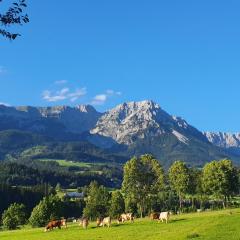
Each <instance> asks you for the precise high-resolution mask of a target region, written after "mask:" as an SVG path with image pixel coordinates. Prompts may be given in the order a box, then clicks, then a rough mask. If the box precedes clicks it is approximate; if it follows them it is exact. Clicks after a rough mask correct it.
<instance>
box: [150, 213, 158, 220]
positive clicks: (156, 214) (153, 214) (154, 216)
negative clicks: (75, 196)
mask: <svg viewBox="0 0 240 240" xmlns="http://www.w3.org/2000/svg"><path fill="white" fill-rule="evenodd" d="M159 215H160V213H156V212H154V213H151V214H150V216H149V217H150V219H151V220H155V219H159Z"/></svg>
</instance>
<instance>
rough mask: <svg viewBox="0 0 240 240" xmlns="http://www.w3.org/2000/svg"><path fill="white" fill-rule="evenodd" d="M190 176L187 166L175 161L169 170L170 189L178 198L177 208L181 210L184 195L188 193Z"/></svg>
mask: <svg viewBox="0 0 240 240" xmlns="http://www.w3.org/2000/svg"><path fill="white" fill-rule="evenodd" d="M189 180H190V174H189V169H188V167H187V165H186V164H185V163H184V162H182V161H176V162H174V163H173V164H172V166H171V167H170V168H169V181H170V185H171V188H172V189H173V190H175V191H176V193H177V195H178V198H179V207H180V209H182V202H183V197H184V195H185V194H186V193H187V192H188V191H189Z"/></svg>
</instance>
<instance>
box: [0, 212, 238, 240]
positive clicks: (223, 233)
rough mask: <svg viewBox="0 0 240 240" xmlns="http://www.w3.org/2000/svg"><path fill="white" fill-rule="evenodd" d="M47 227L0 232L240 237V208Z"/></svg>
mask: <svg viewBox="0 0 240 240" xmlns="http://www.w3.org/2000/svg"><path fill="white" fill-rule="evenodd" d="M43 230H44V229H43V228H35V229H34V228H30V227H24V228H23V229H21V230H15V231H2V232H0V239H1V240H56V239H61V240H78V239H79V240H82V239H83V240H98V239H106V240H128V239H131V240H155V239H163V240H176V239H199V240H200V239H209V240H210V239H211V240H213V239H218V240H219V239H224V240H232V239H236V240H240V209H233V210H222V211H212V212H202V213H194V214H182V215H178V216H177V215H173V216H171V218H170V222H169V223H168V224H165V223H161V222H160V223H159V222H157V221H156V220H155V221H151V220H150V219H149V218H145V219H136V220H135V222H134V223H124V224H119V225H118V224H117V223H115V222H113V224H112V226H111V227H110V228H107V227H105V228H102V227H99V228H97V227H96V225H95V223H94V222H93V223H91V224H90V226H89V228H88V229H87V230H84V229H82V228H81V227H79V226H78V224H77V223H75V224H74V223H71V224H69V226H68V228H67V229H64V228H63V229H61V230H59V229H55V230H53V231H51V232H46V233H45V232H44V231H43Z"/></svg>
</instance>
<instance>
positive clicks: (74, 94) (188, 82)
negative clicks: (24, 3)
mask: <svg viewBox="0 0 240 240" xmlns="http://www.w3.org/2000/svg"><path fill="white" fill-rule="evenodd" d="M10 2H11V1H10V0H5V1H4V4H5V5H4V4H0V12H1V11H3V9H4V8H5V7H6V4H8V3H10ZM239 9H240V1H238V0H235V1H232V0H227V1H226V0H225V1H223V0H211V1H209V0H201V1H200V0H199V1H192V0H182V1H179V0H169V1H164V0H121V1H113V0H101V1H99V0H70V1H59V0H51V1H49V0H41V1H36V0H34V1H33V0H28V8H27V13H28V15H29V17H30V23H29V24H27V25H24V26H21V27H18V28H17V30H18V31H19V32H20V33H21V37H19V38H18V39H17V40H15V41H11V42H10V41H8V40H6V39H4V38H2V37H0V102H1V103H5V104H8V105H11V106H18V105H31V106H53V105H70V106H75V105H78V104H92V105H94V106H95V108H96V109H97V110H99V111H106V110H108V109H110V108H112V107H114V106H116V105H117V104H120V103H123V102H128V101H141V100H145V99H149V100H153V101H155V102H157V103H159V104H160V106H161V107H162V108H163V109H164V110H165V111H167V112H168V113H170V114H173V115H177V116H181V117H183V118H184V119H186V120H187V121H188V122H189V123H190V124H192V125H193V126H195V127H196V128H198V129H199V130H203V131H226V132H237V131H240V108H239V102H240V14H239ZM9 30H11V28H10V29H9Z"/></svg>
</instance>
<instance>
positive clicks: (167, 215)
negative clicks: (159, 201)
mask: <svg viewBox="0 0 240 240" xmlns="http://www.w3.org/2000/svg"><path fill="white" fill-rule="evenodd" d="M169 218H170V213H169V212H161V213H160V215H159V220H160V221H162V222H164V220H165V221H166V223H168V221H169Z"/></svg>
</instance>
